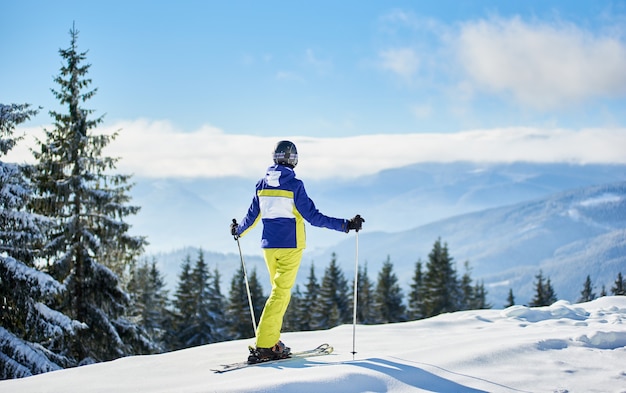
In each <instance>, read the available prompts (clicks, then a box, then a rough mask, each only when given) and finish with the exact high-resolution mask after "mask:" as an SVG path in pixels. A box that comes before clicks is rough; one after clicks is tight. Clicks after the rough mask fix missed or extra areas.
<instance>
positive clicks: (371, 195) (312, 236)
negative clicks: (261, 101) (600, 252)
mask: <svg viewBox="0 0 626 393" xmlns="http://www.w3.org/2000/svg"><path fill="white" fill-rule="evenodd" d="M264 169H265V168H259V173H258V177H260V176H262V175H263V171H264ZM296 172H297V170H296ZM341 174H342V173H341V170H340V168H338V170H337V175H341ZM256 180H258V179H257V178H256V177H255V178H253V179H243V178H217V179H147V178H134V181H135V183H136V185H135V187H134V188H133V189H132V191H131V196H132V198H133V199H132V203H133V204H135V205H138V206H140V207H141V211H140V212H139V214H138V215H136V216H134V217H131V218H130V219H129V222H130V223H131V224H132V225H133V227H132V233H133V234H137V235H144V236H147V237H148V241H149V242H150V246H149V247H148V249H147V251H148V252H150V253H158V252H169V251H172V250H177V249H181V248H184V247H188V246H193V247H202V248H203V249H205V250H211V251H216V252H221V253H229V252H235V251H236V247H234V243H233V241H232V238H231V237H230V236H229V234H228V224H229V223H230V221H231V220H232V219H233V218H237V219H240V218H241V217H243V215H245V213H246V211H247V209H248V205H249V203H250V200H251V199H252V196H253V193H254V185H255V183H256ZM303 180H304V182H305V185H306V187H307V191H308V193H309V196H310V197H311V198H312V199H313V200H314V201H315V203H316V205H317V207H318V208H319V209H320V211H322V212H323V213H325V214H327V215H331V216H337V217H346V218H348V217H352V216H354V214H356V213H360V214H361V215H363V216H364V217H365V218H366V220H367V223H366V229H367V232H371V231H386V232H391V231H393V232H396V231H400V230H408V229H411V228H416V227H418V226H421V225H425V224H428V223H431V222H434V221H438V220H442V219H445V218H449V217H454V216H457V215H461V214H465V213H470V212H475V211H480V210H485V209H489V208H493V207H499V206H505V205H511V204H514V203H518V202H523V201H528V200H532V199H537V198H543V197H547V196H549V195H552V194H554V193H557V192H560V191H565V190H569V189H574V188H579V187H587V186H591V185H598V184H605V183H611V182H616V181H626V165H575V164H537V163H513V164H493V163H491V164H484V163H471V162H457V163H421V164H415V165H411V166H407V167H403V168H396V169H390V170H385V171H381V172H379V173H377V174H374V175H370V176H362V177H359V178H356V179H344V178H334V179H323V180H312V179H303ZM307 234H308V238H309V241H308V247H309V250H314V249H316V248H325V247H328V246H330V245H332V244H335V243H336V242H337V241H338V240H339V239H341V234H337V233H334V232H332V231H328V230H321V229H318V228H311V227H309V229H308V231H307ZM258 236H259V235H258V232H252V233H251V234H250V237H252V238H253V239H252V240H250V239H244V241H245V242H247V243H246V244H245V247H244V252H247V253H254V254H256V255H260V251H259V247H258V245H259V242H258ZM430 240H431V239H429V241H430Z"/></svg>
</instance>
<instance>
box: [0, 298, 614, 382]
mask: <svg viewBox="0 0 626 393" xmlns="http://www.w3.org/2000/svg"><path fill="white" fill-rule="evenodd" d="M356 331H357V348H356V349H357V354H356V356H355V357H354V358H353V355H352V354H351V351H352V326H350V325H344V326H339V327H337V328H334V329H331V330H328V331H315V332H300V333H287V334H284V335H283V337H282V338H283V339H284V341H285V342H286V343H287V344H288V345H290V346H291V347H292V348H294V349H296V350H297V349H303V348H309V347H314V346H317V345H318V344H319V343H321V342H327V341H328V342H330V343H331V344H332V345H333V346H334V347H335V353H334V354H332V355H328V356H324V357H316V358H311V359H308V360H307V359H302V360H294V361H290V362H286V363H283V364H281V363H277V364H273V365H267V366H265V365H262V366H258V367H251V368H247V369H243V370H238V371H234V372H231V373H227V374H214V373H213V372H211V371H210V369H211V368H213V367H215V366H216V365H218V364H221V363H225V362H234V361H238V360H241V359H242V358H243V357H245V356H246V352H247V350H246V347H247V345H248V344H250V342H251V340H240V341H233V342H224V343H218V344H212V345H206V346H202V347H196V348H190V349H186V350H182V351H177V352H171V353H166V354H161V355H151V356H135V357H129V358H124V359H119V360H116V361H113V362H107V363H101V364H95V365H89V366H84V367H79V368H75V369H68V370H62V371H55V372H50V373H47V374H42V375H37V376H34V377H29V378H24V379H21V380H9V381H2V382H0V391H3V392H5V391H6V392H18V391H19V392H20V393H29V392H38V393H40V392H66V393H73V392H76V393H78V392H81V393H90V392H116V393H126V392H128V393H131V392H132V393H137V392H183V393H192V392H250V391H256V392H273V391H277V392H281V393H303V392H315V393H317V392H325V391H328V392H330V391H332V392H365V391H369V392H374V391H377V392H382V391H385V392H429V391H430V392H433V391H435V392H455V393H457V392H559V393H566V392H615V393H622V392H626V362H624V359H626V297H625V296H617V297H604V298H600V299H597V300H595V301H592V302H589V303H582V304H570V303H568V302H565V301H559V302H557V303H555V304H553V305H552V306H549V307H539V308H530V307H524V306H513V307H510V308H507V309H504V310H480V311H463V312H456V313H450V314H443V315H440V316H437V317H434V318H429V319H425V320H421V321H414V322H406V323H399V324H389V325H379V326H358V327H357V330H356Z"/></svg>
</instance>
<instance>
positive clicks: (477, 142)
mask: <svg viewBox="0 0 626 393" xmlns="http://www.w3.org/2000/svg"><path fill="white" fill-rule="evenodd" d="M116 130H121V131H120V133H119V136H118V137H117V139H116V140H115V141H113V142H112V143H111V144H110V145H109V146H108V147H107V149H106V150H105V154H107V155H109V156H113V157H120V158H121V160H120V161H119V163H118V167H117V169H118V170H119V171H121V172H123V173H132V174H134V175H137V176H146V177H155V178H158V177H225V176H243V177H249V178H257V177H259V176H260V175H262V173H263V172H264V171H265V168H266V167H267V166H268V165H269V164H271V162H272V160H271V153H272V150H273V148H274V145H275V143H276V142H278V141H279V140H281V139H290V140H292V141H293V142H294V143H296V145H297V147H298V152H299V155H300V158H299V164H298V168H297V173H298V175H301V176H302V177H306V178H317V179H321V178H333V177H355V176H359V175H365V174H372V173H376V172H378V171H380V170H383V169H387V168H393V167H399V166H404V165H409V164H413V163H418V162H453V161H475V162H513V161H531V162H569V163H580V164H586V163H622V164H624V163H626V155H624V149H625V148H626V129H623V128H614V129H581V130H567V129H542V128H524V127H511V128H502V129H489V130H469V131H462V132H457V133H440V134H435V133H425V134H389V135H362V136H354V137H338V138H314V137H301V136H285V135H283V136H275V137H260V136H254V135H232V134H226V133H224V132H223V131H221V130H219V129H217V128H215V127H211V126H204V127H202V128H200V129H198V130H196V131H195V132H191V133H185V132H182V131H180V130H178V129H176V127H174V126H173V125H172V124H170V123H169V122H166V121H147V120H136V121H126V122H120V123H116V124H114V125H112V126H108V127H101V128H99V132H101V133H112V132H114V131H116ZM21 131H26V133H27V136H26V138H25V141H24V142H22V143H20V144H19V145H18V147H17V148H16V149H14V150H13V151H12V152H11V153H10V155H9V156H8V157H7V158H8V159H9V161H15V162H23V161H30V162H32V155H31V154H30V152H29V150H28V148H29V147H32V146H33V143H32V136H34V134H36V133H40V132H41V131H40V130H39V131H37V130H34V129H21ZM39 138H41V136H39Z"/></svg>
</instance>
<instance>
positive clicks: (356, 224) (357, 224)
mask: <svg viewBox="0 0 626 393" xmlns="http://www.w3.org/2000/svg"><path fill="white" fill-rule="evenodd" d="M364 222H365V220H364V219H363V217H361V216H360V215H358V214H357V215H356V216H354V218H353V219H351V220H348V230H347V231H346V232H349V231H350V229H354V230H355V231H357V232H358V231H359V230H361V227H362V226H363V223H364Z"/></svg>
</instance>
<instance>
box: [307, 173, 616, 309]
mask: <svg viewBox="0 0 626 393" xmlns="http://www.w3.org/2000/svg"><path fill="white" fill-rule="evenodd" d="M625 211H626V183H625V182H618V183H610V184H604V185H599V186H592V187H585V188H582V189H576V190H570V191H566V192H560V193H557V194H554V195H551V196H549V197H546V198H540V199H536V200H532V201H528V202H522V203H518V204H514V205H510V206H505V207H498V208H493V209H488V210H483V211H479V212H475V213H469V214H464V215H461V216H457V217H452V218H449V219H446V220H442V221H437V222H434V223H431V224H427V225H423V226H420V227H417V228H415V229H412V230H408V231H402V232H397V233H382V232H379V233H371V232H368V231H366V230H364V231H363V232H362V234H361V235H360V236H361V239H362V241H361V242H360V247H359V248H360V250H359V255H360V256H362V258H363V261H365V262H367V263H368V269H369V271H370V272H377V271H378V270H379V269H380V265H381V264H382V262H383V261H384V260H385V259H386V258H387V256H388V255H389V256H390V258H391V261H392V262H393V263H394V270H395V271H396V273H397V274H398V276H399V277H403V278H404V279H405V282H402V285H403V286H404V288H408V286H409V284H410V282H409V280H410V278H411V277H412V276H413V271H414V269H415V262H416V261H417V260H418V259H421V260H422V261H423V262H424V261H426V260H427V258H428V253H429V252H430V251H431V250H432V245H433V243H434V242H435V240H436V239H437V238H439V237H441V239H442V241H444V242H446V243H447V244H448V247H449V251H450V254H451V255H452V256H453V257H454V259H455V260H456V262H457V270H458V271H459V272H460V274H462V273H463V262H465V261H469V262H470V267H471V268H472V269H473V270H472V277H473V278H474V279H478V280H484V282H485V285H486V287H487V290H488V291H489V293H488V301H489V302H491V303H492V304H493V305H494V306H496V307H502V306H503V305H504V303H505V300H506V296H507V292H508V290H509V288H511V289H513V292H514V295H515V297H516V303H517V304H524V303H527V302H529V301H530V299H531V298H532V295H533V293H534V292H533V291H534V287H533V283H534V280H535V275H536V274H537V273H538V272H539V270H540V269H541V270H543V273H544V277H550V278H551V281H552V283H553V285H554V287H555V290H556V293H557V295H558V298H559V299H565V300H568V301H570V302H575V301H577V300H578V298H579V296H580V291H581V290H582V287H583V283H584V281H585V278H586V276H587V275H590V276H591V279H592V283H593V285H594V291H595V292H596V294H599V293H600V290H601V286H602V285H605V286H606V290H607V291H609V290H610V287H611V284H613V282H614V281H615V279H616V277H617V274H618V273H619V272H622V274H624V272H625V271H626V270H625V269H626V215H625V214H624V212H625ZM364 216H365V214H364ZM365 217H366V216H365ZM366 219H367V217H366ZM354 247H355V246H354V240H353V239H349V240H345V241H343V242H341V243H339V244H337V245H336V246H334V247H330V248H328V249H326V250H323V251H319V252H313V253H309V254H308V255H305V258H308V259H309V260H314V261H318V263H319V262H322V263H323V262H324V261H327V260H330V254H331V253H332V252H335V253H337V255H338V258H339V260H340V262H341V261H342V260H344V259H348V258H350V257H351V256H352V255H354ZM304 263H305V265H306V263H307V262H304ZM343 266H349V265H348V264H346V263H343ZM347 274H348V276H349V275H350V272H349V271H348V272H347Z"/></svg>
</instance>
